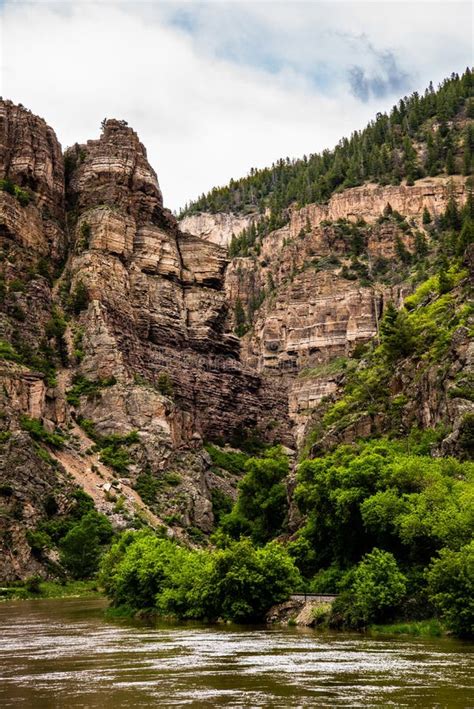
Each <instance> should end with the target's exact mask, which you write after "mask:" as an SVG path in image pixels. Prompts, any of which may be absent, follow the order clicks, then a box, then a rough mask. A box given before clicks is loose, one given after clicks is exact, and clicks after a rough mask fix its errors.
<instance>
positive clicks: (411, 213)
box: [226, 177, 465, 443]
mask: <svg viewBox="0 0 474 709" xmlns="http://www.w3.org/2000/svg"><path fill="white" fill-rule="evenodd" d="M464 183H465V178H460V177H455V178H443V177H440V178H426V179H424V180H420V181H418V182H417V183H416V184H415V185H414V186H412V187H407V186H405V185H401V186H397V187H395V186H387V187H381V186H378V185H367V186H365V187H358V188H353V189H349V190H345V191H344V192H342V193H340V194H336V195H334V196H333V197H332V198H331V199H330V200H329V202H328V204H327V205H316V204H314V205H308V206H306V207H304V208H302V209H299V210H293V211H292V212H291V214H290V216H289V222H288V224H287V225H286V226H284V227H282V228H281V229H278V230H276V231H274V232H271V233H270V234H268V235H267V236H266V237H265V238H264V239H263V240H262V242H261V244H260V245H259V254H258V256H257V255H253V256H251V257H247V258H242V257H238V258H235V259H233V261H232V263H231V264H230V266H229V267H228V269H227V272H226V290H227V295H228V299H229V301H230V302H231V303H233V304H234V313H233V322H234V325H235V324H236V320H235V318H236V316H235V304H236V303H237V302H238V303H239V307H240V304H241V305H242V308H243V311H244V313H245V316H246V319H247V324H246V326H247V327H248V328H250V331H249V332H248V334H246V335H245V336H244V337H243V340H242V357H243V360H244V361H245V362H246V363H247V364H248V365H250V366H251V367H252V368H253V369H255V370H256V371H258V372H261V373H265V374H266V375H267V377H268V376H270V377H271V378H278V379H279V381H280V386H281V387H282V388H283V389H286V390H287V391H288V409H289V414H290V417H291V419H292V420H293V422H294V423H295V424H296V435H297V440H298V441H299V442H300V443H301V442H302V439H303V436H304V433H305V431H306V422H307V420H308V416H309V414H310V412H311V410H312V409H313V408H314V407H315V406H317V405H318V404H319V403H320V402H321V400H323V399H324V398H326V397H327V396H329V395H333V394H335V393H336V392H337V390H338V388H339V385H340V383H341V382H342V381H343V376H342V375H343V371H342V369H341V367H339V368H338V366H337V362H338V360H339V362H341V364H342V360H341V358H344V357H348V356H349V355H351V353H352V352H354V350H355V348H356V347H357V346H358V345H362V344H363V343H366V342H368V341H369V340H371V339H372V338H374V337H376V336H377V334H378V325H379V321H380V318H381V316H382V313H383V309H384V305H385V304H386V303H388V302H393V303H395V304H396V305H400V304H401V303H402V301H403V298H404V297H405V296H406V295H408V294H409V292H410V290H411V288H412V286H411V285H410V283H409V282H408V278H407V277H406V275H405V277H404V275H403V263H402V260H401V259H403V254H404V253H406V254H413V253H414V252H415V249H416V245H415V242H416V239H417V234H418V237H419V236H420V235H421V237H422V239H426V240H429V238H430V237H429V233H428V231H427V226H426V225H425V224H423V213H424V210H425V209H427V210H428V212H429V214H430V216H431V219H436V218H437V217H439V216H440V215H441V214H442V213H443V212H444V210H445V209H446V205H447V202H448V200H449V198H450V196H453V197H454V198H455V199H456V201H457V202H458V204H460V205H462V204H463V203H464V201H465V188H464ZM384 214H385V215H386V216H384ZM392 214H395V215H396V218H392V217H391V216H390V215H392ZM331 363H333V364H332V365H331ZM334 363H335V364H334Z"/></svg>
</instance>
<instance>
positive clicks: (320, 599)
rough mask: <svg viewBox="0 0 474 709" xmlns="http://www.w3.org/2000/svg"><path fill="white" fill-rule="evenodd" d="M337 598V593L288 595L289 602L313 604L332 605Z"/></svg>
mask: <svg viewBox="0 0 474 709" xmlns="http://www.w3.org/2000/svg"><path fill="white" fill-rule="evenodd" d="M336 598H337V593H335V594H321V593H292V594H291V595H290V600H291V601H305V602H306V601H314V603H332V602H333V601H335V600H336Z"/></svg>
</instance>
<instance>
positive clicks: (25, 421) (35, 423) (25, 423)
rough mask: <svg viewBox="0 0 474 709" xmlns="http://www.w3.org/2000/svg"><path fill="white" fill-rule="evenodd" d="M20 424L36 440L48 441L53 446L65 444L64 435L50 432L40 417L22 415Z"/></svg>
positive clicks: (57, 446)
mask: <svg viewBox="0 0 474 709" xmlns="http://www.w3.org/2000/svg"><path fill="white" fill-rule="evenodd" d="M20 426H21V427H22V429H23V430H24V431H27V432H28V433H29V434H30V436H31V437H32V438H33V439H34V440H35V441H40V442H41V443H46V444H47V445H50V446H52V447H53V448H62V447H63V445H64V441H65V438H64V436H62V435H61V434H59V433H48V431H46V429H45V428H44V427H43V425H42V423H41V421H40V420H39V419H32V418H29V417H28V416H21V418H20Z"/></svg>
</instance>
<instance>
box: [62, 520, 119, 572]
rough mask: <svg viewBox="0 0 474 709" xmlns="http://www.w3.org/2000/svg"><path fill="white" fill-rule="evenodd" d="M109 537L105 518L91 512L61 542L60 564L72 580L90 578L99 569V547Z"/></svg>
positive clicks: (109, 526) (110, 535)
mask: <svg viewBox="0 0 474 709" xmlns="http://www.w3.org/2000/svg"><path fill="white" fill-rule="evenodd" d="M111 537H112V526H111V524H110V522H109V520H108V519H107V517H106V516H105V515H102V514H99V513H98V512H96V511H95V510H91V511H90V512H88V513H87V514H86V515H84V516H83V517H82V518H81V520H80V522H78V523H77V524H75V525H74V526H73V527H71V529H70V530H69V532H68V533H67V534H66V536H65V537H64V538H63V539H62V540H61V542H60V550H61V556H60V558H61V562H62V563H63V565H64V566H65V567H66V569H67V570H68V571H69V573H70V574H71V575H72V576H73V577H74V578H77V579H79V578H90V577H91V576H93V574H94V573H95V572H96V571H97V569H98V567H99V561H100V557H101V553H102V552H101V545H104V544H106V543H107V542H109V541H110V538H111Z"/></svg>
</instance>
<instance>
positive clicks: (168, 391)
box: [156, 372, 174, 397]
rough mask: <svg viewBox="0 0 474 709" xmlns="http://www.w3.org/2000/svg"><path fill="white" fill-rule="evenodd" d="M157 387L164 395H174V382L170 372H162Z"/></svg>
mask: <svg viewBox="0 0 474 709" xmlns="http://www.w3.org/2000/svg"><path fill="white" fill-rule="evenodd" d="M156 387H157V389H158V391H159V392H160V394H162V395H163V396H169V397H172V396H173V393H174V389H173V382H172V381H171V377H170V375H169V374H168V372H160V373H159V375H158V379H157V382H156Z"/></svg>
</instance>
